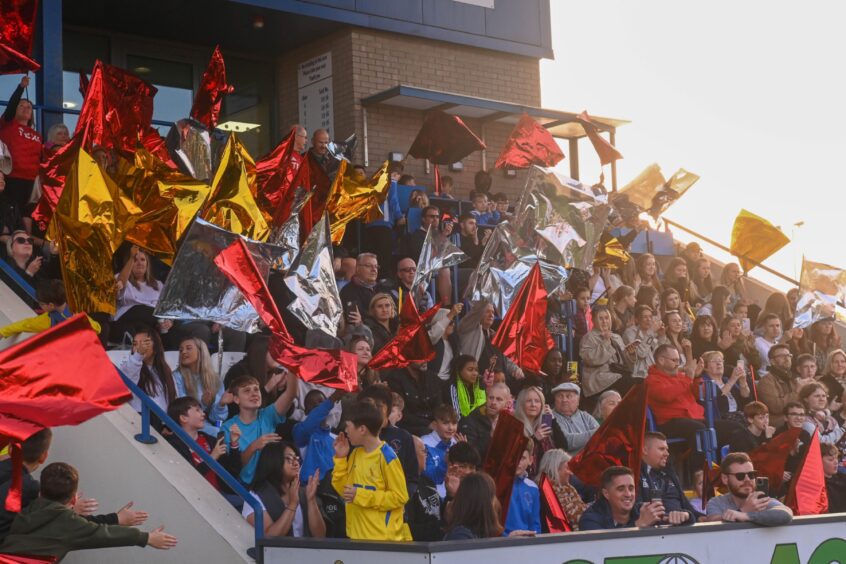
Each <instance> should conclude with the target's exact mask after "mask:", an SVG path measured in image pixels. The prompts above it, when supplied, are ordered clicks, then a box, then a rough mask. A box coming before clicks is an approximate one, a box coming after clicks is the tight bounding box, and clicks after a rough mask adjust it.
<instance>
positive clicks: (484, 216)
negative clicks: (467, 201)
mask: <svg viewBox="0 0 846 564" xmlns="http://www.w3.org/2000/svg"><path fill="white" fill-rule="evenodd" d="M472 201H473V209H472V210H470V213H471V214H472V215H473V217H475V218H476V223H478V224H479V225H496V224H497V223H499V213H498V212H497V211H491V209H490V206H489V205H488V195H487V194H485V193H484V192H477V193H475V194H473V198H472Z"/></svg>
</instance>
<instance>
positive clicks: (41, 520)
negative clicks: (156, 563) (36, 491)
mask: <svg viewBox="0 0 846 564" xmlns="http://www.w3.org/2000/svg"><path fill="white" fill-rule="evenodd" d="M78 486H79V473H78V472H77V471H76V469H75V468H74V467H73V466H71V465H70V464H65V463H64V462H54V463H52V464H48V465H47V466H46V467H45V468H44V470H42V471H41V486H40V495H39V497H38V499H35V500H33V501H32V502H31V503H30V504H29V505H28V506H27V507H26V508H24V509H23V510H22V511H21V512H20V513H19V514H18V516H17V517H15V520H14V522H13V523H12V527H11V529H9V534H8V535H7V536H6V539H5V540H4V541H3V544H2V545H0V553H5V554H26V555H29V556H52V557H54V558H56V560H57V561H58V560H61V559H62V558H64V557H65V555H66V554H67V553H68V552H70V551H72V550H85V549H91V548H109V547H117V546H142V547H143V546H152V547H153V548H158V549H162V550H167V549H169V548H173V547H174V546H176V542H177V541H176V537H174V536H173V535H169V534H168V533H165V532H164V527H159V528H158V529H155V530H153V531H150V532H149V533H146V532H144V531H140V530H138V529H136V528H134V527H127V526H124V525H107V524H99V523H95V522H94V521H91V520H88V519H85V518H84V517H81V516H79V515H77V514H76V513H74V511H73V509H72V508H73V506H74V504H76V502H77V499H78V495H77V488H78Z"/></svg>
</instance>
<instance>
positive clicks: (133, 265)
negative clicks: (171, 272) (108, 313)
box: [109, 245, 173, 342]
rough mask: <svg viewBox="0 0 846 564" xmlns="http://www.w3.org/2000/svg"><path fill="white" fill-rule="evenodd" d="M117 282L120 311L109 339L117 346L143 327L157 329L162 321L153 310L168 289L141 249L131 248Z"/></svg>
mask: <svg viewBox="0 0 846 564" xmlns="http://www.w3.org/2000/svg"><path fill="white" fill-rule="evenodd" d="M115 280H116V281H117V282H116V283H115V285H116V286H117V311H116V312H115V316H114V319H113V320H112V322H111V326H110V328H109V338H110V340H111V341H113V342H121V340H122V339H123V337H124V334H125V333H128V332H129V331H131V330H132V328H133V327H134V326H136V325H138V324H139V323H140V324H143V325H147V326H148V327H155V326H156V324H157V323H158V320H157V319H156V318H155V316H154V315H153V310H154V309H155V307H156V303H158V301H159V294H160V293H161V291H162V287H163V286H164V285H163V284H162V283H161V282H160V281H158V280H156V278H155V277H154V276H153V268H152V265H151V264H150V259H149V256H148V255H147V253H145V252H144V251H142V250H141V249H140V248H139V247H138V245H132V247H131V248H130V250H129V256H128V258H127V260H126V263H124V265H123V268H122V269H121V271H120V272H119V273H118V274H116V275H115ZM164 321H166V322H167V323H168V324H170V325H171V326H172V324H173V322H172V321H170V320H164ZM164 327H165V324H164V323H163V324H162V328H164Z"/></svg>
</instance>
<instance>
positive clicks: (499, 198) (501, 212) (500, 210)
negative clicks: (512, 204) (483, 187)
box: [493, 192, 513, 223]
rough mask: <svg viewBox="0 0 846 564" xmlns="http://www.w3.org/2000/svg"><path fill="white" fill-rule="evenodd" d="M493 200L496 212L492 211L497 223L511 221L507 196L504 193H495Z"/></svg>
mask: <svg viewBox="0 0 846 564" xmlns="http://www.w3.org/2000/svg"><path fill="white" fill-rule="evenodd" d="M493 199H494V202H496V210H493V211H494V212H496V214H498V216H499V217H498V218H497V223H500V222H502V221H508V220H510V219H512V217H513V216H512V214H511V213H510V212H509V211H508V195H507V194H505V193H504V192H497V194H496V195H495V196H494V198H493Z"/></svg>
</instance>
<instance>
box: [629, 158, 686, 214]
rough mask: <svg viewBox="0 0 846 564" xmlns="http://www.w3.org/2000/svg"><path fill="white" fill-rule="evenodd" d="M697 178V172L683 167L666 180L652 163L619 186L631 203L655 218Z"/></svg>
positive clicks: (658, 167)
mask: <svg viewBox="0 0 846 564" xmlns="http://www.w3.org/2000/svg"><path fill="white" fill-rule="evenodd" d="M698 180H699V176H698V175H697V174H694V173H692V172H688V171H686V170H685V169H683V168H680V169H678V170H677V171H676V172H675V173H674V174H673V175H672V176H671V177H670V179H669V180H666V179H665V178H664V175H663V174H662V173H661V167H660V166H658V165H657V164H654V163H653V164H651V165H649V166H648V167H646V168H645V169H644V170H643V172H641V173H640V174H639V175H637V176H636V177H635V178H634V179H633V180H632V181H631V182H629V183H628V184H626V185H625V186H623V187H622V188H620V194H625V195H626V196H628V198H629V201H630V202H631V203H633V204H635V205H636V206H638V207H639V208H640V209H642V210H644V211H647V212H649V213H650V215H652V216H653V217H656V218H657V217H658V216H659V215H661V214H662V213H664V212H665V211H667V208H669V207H670V205H672V203H673V202H675V201H676V200H678V199H679V198H681V197H682V196H683V195H684V193H685V192H687V191H688V190H689V189H690V187H691V186H693V185H694V184H696V182H697V181H698ZM656 196H657V198H656Z"/></svg>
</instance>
